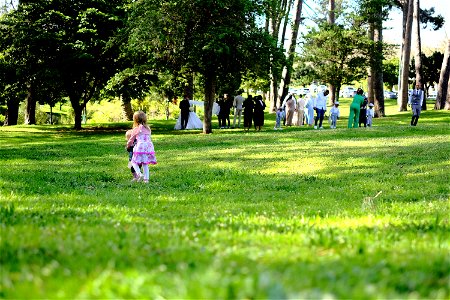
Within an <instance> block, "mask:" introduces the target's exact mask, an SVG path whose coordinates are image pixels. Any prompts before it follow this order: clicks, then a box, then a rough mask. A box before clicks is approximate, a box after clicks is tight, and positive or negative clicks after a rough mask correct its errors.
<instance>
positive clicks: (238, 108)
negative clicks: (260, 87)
mask: <svg viewBox="0 0 450 300" xmlns="http://www.w3.org/2000/svg"><path fill="white" fill-rule="evenodd" d="M243 103H244V97H242V91H241V90H239V91H238V95H237V96H236V97H234V101H233V107H234V119H233V128H235V127H236V117H237V118H238V128H240V127H241V116H242V104H243Z"/></svg>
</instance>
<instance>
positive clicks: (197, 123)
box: [174, 100, 219, 130]
mask: <svg viewBox="0 0 450 300" xmlns="http://www.w3.org/2000/svg"><path fill="white" fill-rule="evenodd" d="M189 104H190V105H191V106H194V105H195V106H204V102H203V101H195V100H189ZM218 113H219V106H218V105H217V103H214V105H213V114H218ZM174 129H175V130H181V118H178V119H177V122H176V124H175V127H174ZM186 129H203V122H202V120H200V118H199V117H198V115H197V114H196V113H195V111H190V112H189V119H188V123H187V125H186Z"/></svg>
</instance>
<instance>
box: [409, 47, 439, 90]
mask: <svg viewBox="0 0 450 300" xmlns="http://www.w3.org/2000/svg"><path fill="white" fill-rule="evenodd" d="M421 59H422V84H423V85H424V90H425V91H428V88H429V87H434V86H435V84H436V83H437V82H439V77H440V74H441V68H442V61H443V60H444V54H443V53H441V52H437V51H434V52H433V53H432V54H431V55H430V56H427V55H426V54H424V53H422V54H421ZM409 74H410V75H409V76H410V78H416V68H415V57H413V59H412V60H411V67H410V72H409Z"/></svg>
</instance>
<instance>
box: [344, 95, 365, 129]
mask: <svg viewBox="0 0 450 300" xmlns="http://www.w3.org/2000/svg"><path fill="white" fill-rule="evenodd" d="M363 94H364V91H363V90H362V89H358V90H357V91H356V95H355V96H354V97H353V102H352V104H350V114H349V116H348V128H352V127H353V128H358V126H359V112H360V108H361V104H362V103H363V102H364V97H363Z"/></svg>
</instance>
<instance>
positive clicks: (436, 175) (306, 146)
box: [0, 100, 450, 299]
mask: <svg viewBox="0 0 450 300" xmlns="http://www.w3.org/2000/svg"><path fill="white" fill-rule="evenodd" d="M343 101H344V103H343V105H342V106H341V113H342V118H341V120H339V121H338V129H336V130H330V129H324V130H313V129H311V128H307V127H302V128H294V127H293V128H288V129H285V130H282V131H273V130H271V128H273V119H274V116H273V115H266V116H267V122H266V123H267V125H266V126H265V129H264V130H263V131H261V132H254V131H251V132H249V133H243V132H242V131H241V130H238V129H235V130H231V129H230V130H214V133H213V134H211V135H203V134H200V132H201V131H200V130H193V131H184V132H181V131H173V130H172V128H173V126H174V124H175V121H173V120H170V121H159V120H156V121H151V122H150V123H151V125H152V129H153V141H154V144H155V149H156V152H157V159H158V165H156V166H154V167H153V166H152V167H151V178H150V183H149V184H148V185H144V184H141V183H131V182H130V180H131V174H130V173H129V170H128V169H127V168H126V165H127V157H128V156H127V153H126V152H125V149H124V144H125V140H124V133H125V130H126V129H127V128H128V127H129V126H130V125H131V124H130V123H126V124H102V125H100V124H94V125H88V126H86V128H85V129H84V130H82V131H73V130H72V129H70V126H65V127H64V126H14V127H3V128H0V145H1V146H0V159H1V167H2V168H1V173H0V230H1V235H0V238H1V240H0V264H1V265H0V267H1V272H0V297H2V298H64V299H70V298H77V299H80V298H82V299H88V298H109V299H116V298H152V299H154V298H171V299H174V298H176V299H181V298H183V299H185V298H196V299H198V298H213V299H223V298H231V299H236V298H277V299H282V298H295V299H298V298H308V299H310V298H358V299H380V298H396V299H399V298H402V299H404V298H411V299H416V298H417V299H448V298H449V297H450V291H449V282H450V277H449V274H450V258H449V248H450V247H449V246H450V239H449V182H450V180H449V174H450V172H449V165H450V159H449V153H450V143H449V141H450V139H449V138H450V125H449V124H450V114H449V112H444V111H425V112H423V114H422V117H421V118H420V119H419V125H418V126H417V127H409V125H408V124H409V120H410V112H404V113H398V112H395V110H394V108H393V107H394V105H391V106H389V107H388V109H387V112H388V116H387V117H385V118H381V119H375V120H374V127H373V128H360V129H346V128H345V127H346V126H345V125H346V122H347V120H346V116H348V112H347V110H348V103H345V100H343ZM327 127H328V124H327Z"/></svg>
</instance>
